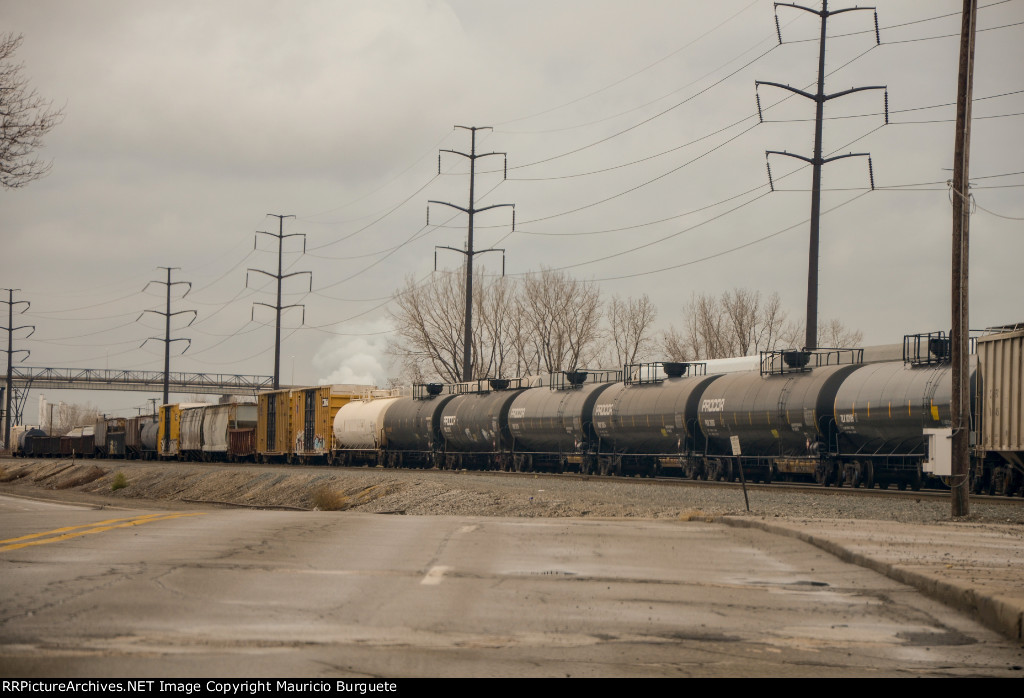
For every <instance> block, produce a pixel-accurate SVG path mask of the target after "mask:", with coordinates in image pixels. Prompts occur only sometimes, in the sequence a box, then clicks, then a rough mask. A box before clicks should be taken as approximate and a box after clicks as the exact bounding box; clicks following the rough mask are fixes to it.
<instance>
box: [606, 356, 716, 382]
mask: <svg viewBox="0 0 1024 698" xmlns="http://www.w3.org/2000/svg"><path fill="white" fill-rule="evenodd" d="M659 368H660V369H661V371H660V373H659ZM707 374H708V365H707V363H706V362H704V361H648V362H644V363H635V364H623V366H622V382H623V383H625V384H626V385H642V384H646V383H661V382H663V381H664V380H666V379H667V378H679V377H681V376H706V375H707Z"/></svg>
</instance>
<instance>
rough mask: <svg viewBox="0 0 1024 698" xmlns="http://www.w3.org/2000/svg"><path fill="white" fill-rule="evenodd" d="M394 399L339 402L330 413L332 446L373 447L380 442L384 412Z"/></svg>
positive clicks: (345, 448) (371, 448)
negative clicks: (339, 406)
mask: <svg viewBox="0 0 1024 698" xmlns="http://www.w3.org/2000/svg"><path fill="white" fill-rule="evenodd" d="M396 400H398V398H397V397H385V398H377V399H368V400H353V401H352V402H349V403H347V404H345V405H342V406H341V408H340V409H339V410H338V414H336V415H335V416H334V448H335V450H340V451H353V450H354V451H363V450H376V449H378V448H381V447H382V446H384V414H385V413H386V412H387V410H388V408H389V407H391V405H393V404H394V403H395V401H396Z"/></svg>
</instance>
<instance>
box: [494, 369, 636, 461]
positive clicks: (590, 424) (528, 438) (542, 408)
mask: <svg viewBox="0 0 1024 698" xmlns="http://www.w3.org/2000/svg"><path fill="white" fill-rule="evenodd" d="M621 379H622V373H621V372H620V371H564V372H562V373H556V374H552V375H551V376H550V377H549V379H548V388H549V389H548V390H542V389H539V388H538V389H534V390H525V391H523V392H522V393H520V394H519V395H516V396H515V398H514V399H513V400H512V403H511V405H510V406H509V410H508V431H509V434H510V435H511V444H510V448H511V463H510V464H509V465H510V467H511V469H512V470H515V471H523V470H527V471H532V470H543V471H552V472H565V471H567V470H571V471H575V472H580V473H592V472H595V471H596V470H597V469H598V467H599V464H598V456H597V454H598V452H599V450H600V449H599V445H598V441H599V437H598V435H597V432H596V431H595V429H594V420H593V416H592V415H593V411H594V404H595V403H596V402H597V400H598V399H599V398H600V397H601V396H602V394H603V393H605V391H607V390H608V389H610V388H612V387H613V386H614V385H616V382H617V381H619V380H621Z"/></svg>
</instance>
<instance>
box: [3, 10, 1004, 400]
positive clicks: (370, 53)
mask: <svg viewBox="0 0 1024 698" xmlns="http://www.w3.org/2000/svg"><path fill="white" fill-rule="evenodd" d="M812 4H813V5H814V6H815V7H818V5H817V4H816V3H812ZM851 4H852V3H851ZM979 4H980V6H981V10H980V12H979V23H978V26H979V29H980V30H982V31H980V32H979V33H978V35H977V53H976V80H975V87H974V97H975V100H976V101H975V104H974V117H975V120H974V123H973V127H972V144H971V162H970V166H971V175H972V177H971V179H972V182H973V183H974V196H975V200H976V203H977V208H976V209H975V212H974V214H973V216H972V218H971V243H972V245H971V252H970V259H971V326H972V327H976V328H981V327H985V326H990V325H995V324H1004V323H1009V322H1018V321H1022V320H1024V308H1022V303H1021V300H1022V298H1024V292H1022V291H1024V278H1022V274H1021V273H1020V267H1021V260H1022V259H1024V220H1022V218H1024V197H1022V192H1024V138H1022V137H1021V133H1022V128H1024V116H1022V113H1024V71H1022V69H1021V67H1022V66H1024V0H1008V1H1003V2H999V1H997V0H981V2H980V3H979ZM877 5H878V22H879V25H880V27H881V39H882V44H881V45H880V46H876V44H875V33H874V19H873V13H872V12H871V11H860V12H849V13H844V14H840V15H837V16H835V17H832V18H831V19H830V20H829V25H828V26H829V35H830V36H831V37H833V38H831V39H830V40H829V43H828V51H827V57H826V64H827V66H826V69H827V71H828V73H829V76H828V78H827V81H826V88H825V89H826V92H827V93H833V92H839V91H842V90H846V89H849V88H851V87H857V86H871V85H886V86H887V87H888V102H889V120H890V123H889V125H885V124H884V116H883V114H882V112H883V104H884V95H883V93H882V92H881V91H865V92H861V93H858V94H854V95H850V96H846V97H842V98H838V99H835V100H832V101H830V102H828V103H827V105H826V109H825V114H826V117H828V120H827V121H826V124H825V136H824V145H825V152H826V154H836V153H845V152H870V154H871V157H872V164H873V167H874V177H875V185H876V190H875V191H871V190H870V184H869V178H868V164H867V162H866V159H864V158H847V159H843V160H839V161H837V162H836V163H834V164H830V165H826V166H825V168H824V179H823V186H824V188H825V189H826V191H825V193H824V195H823V205H822V208H823V210H825V211H828V210H830V209H835V210H834V211H831V212H829V213H827V214H826V215H825V216H824V217H823V218H822V238H821V262H820V269H821V271H820V274H821V277H820V278H821V283H820V288H821V296H820V298H821V300H820V310H819V316H820V317H822V318H832V317H838V318H840V319H842V321H843V322H845V323H846V324H847V325H849V326H852V327H855V328H859V329H861V330H862V331H863V333H864V340H865V343H867V344H881V343H890V342H898V341H901V340H902V336H903V334H904V333H906V332H917V331H929V330H936V329H947V328H948V327H949V324H950V321H949V305H950V303H949V283H950V282H949V277H950V271H949V269H950V233H951V226H952V215H951V206H950V202H949V191H948V189H947V187H946V184H945V182H946V180H948V179H950V178H951V176H952V173H951V171H950V168H951V167H952V159H953V158H952V153H953V142H954V136H953V131H954V124H953V121H954V118H955V107H954V106H953V103H955V101H956V77H957V76H956V71H957V61H958V50H959V31H960V19H959V12H960V9H961V3H960V2H959V1H957V0H879V2H878V3H877ZM845 6H847V5H844V4H840V3H837V2H833V3H831V4H830V9H833V10H834V9H837V8H839V7H845ZM778 16H779V22H780V25H781V28H782V38H783V41H784V43H783V44H782V45H781V46H780V45H778V39H777V37H776V31H775V18H774V11H773V4H772V3H771V2H770V1H769V0H755V1H753V2H752V1H751V0H722V1H720V2H714V3H710V2H696V1H692V2H681V1H680V0H661V1H656V0H647V1H644V0H639V1H634V2H630V3H625V2H621V1H600V0H578V1H575V0H574V1H557V0H556V1H554V2H552V1H551V0H546V1H545V2H532V1H523V0H517V1H516V2H487V1H481V0H473V1H469V0H465V1H463V0H448V1H441V0H436V1H435V0H384V1H381V0H373V1H369V0H367V1H365V2H362V1H357V0H346V1H344V2H339V1H338V0H323V1H314V0H306V1H302V0H300V1H299V2H291V3H281V2H255V1H253V0H245V1H244V2H243V1H238V2H227V1H219V2H209V1H203V2H187V1H178V2H173V3H168V2H144V1H141V2H140V1H139V0H132V1H130V2H128V1H125V2H118V1H106V2H80V1H67V2H58V1H48V0H38V1H35V2H12V1H11V0H5V1H4V2H0V26H2V27H3V28H4V30H5V31H12V32H15V33H21V34H23V35H24V43H23V45H22V47H21V49H20V50H19V52H18V56H17V57H18V59H20V60H21V61H23V62H24V64H25V75H26V77H28V78H29V79H30V80H31V83H32V85H33V86H34V87H35V88H36V89H37V90H38V92H39V93H40V94H42V95H43V96H45V97H47V98H50V99H52V100H53V101H54V103H55V104H56V105H58V106H61V107H62V108H63V110H64V113H65V115H66V116H65V119H64V122H63V123H62V124H60V125H59V126H58V127H57V128H56V129H55V130H54V131H53V132H52V133H51V134H50V135H49V136H48V137H47V139H46V148H45V151H44V152H43V156H44V157H46V158H47V159H52V160H53V169H52V171H51V173H50V174H49V176H48V177H46V178H45V179H42V180H39V181H37V182H34V183H32V184H31V185H29V186H28V187H26V188H24V189H20V190H16V191H2V192H0V207H2V211H3V233H2V235H3V238H2V239H3V248H2V249H3V252H2V256H0V286H3V287H14V288H20V289H21V292H20V293H19V294H18V296H17V298H21V299H25V300H29V301H31V303H32V307H31V310H30V311H29V312H28V313H26V315H24V316H22V317H21V318H20V321H19V323H17V324H23V323H24V322H28V323H31V324H34V325H35V326H36V333H35V335H34V336H33V337H32V338H30V339H29V340H26V341H18V343H17V345H16V346H18V347H23V348H27V349H31V351H32V355H31V357H30V358H29V359H28V360H27V361H26V362H25V365H30V366H51V367H91V368H105V367H110V368H134V369H149V370H160V369H162V368H163V346H162V344H161V343H159V342H149V343H148V344H146V346H145V347H143V348H140V347H139V344H140V343H141V342H142V341H143V340H144V339H146V337H149V336H162V334H163V325H162V318H161V317H160V316H158V315H153V314H147V315H146V317H144V318H143V319H142V320H141V321H139V322H136V318H137V317H138V315H139V313H140V312H142V311H143V310H146V309H157V310H161V309H162V308H163V296H162V294H163V287H162V286H158V285H150V286H149V289H148V290H147V291H146V293H142V290H143V288H144V287H145V286H146V284H147V282H149V281H151V280H162V279H164V278H165V276H164V274H165V272H163V271H162V270H159V269H157V267H160V266H173V267H180V271H175V272H174V277H173V279H174V280H176V281H177V280H182V281H190V282H191V283H192V292H191V293H190V294H189V295H188V297H187V298H185V299H184V300H182V301H179V300H177V295H178V294H175V295H176V299H175V301H174V303H173V310H185V309H195V310H196V311H197V312H198V319H197V320H196V322H195V323H194V324H193V325H192V326H191V327H189V328H188V329H182V330H180V331H177V332H176V333H175V336H179V337H190V338H191V339H192V345H191V348H190V349H189V350H188V352H187V353H185V354H184V355H183V356H181V357H175V358H173V359H172V370H184V371H205V372H213V373H220V372H223V373H246V374H264V375H267V374H270V373H272V370H273V356H274V352H273V342H274V329H273V311H272V310H270V309H268V308H265V307H263V306H256V310H255V321H254V320H253V319H252V317H253V302H263V303H269V304H273V303H274V302H275V298H274V293H273V291H274V288H273V284H274V282H273V281H272V280H269V279H267V278H266V277H264V276H262V275H260V274H250V275H249V285H248V287H247V286H246V269H247V268H259V269H264V270H267V271H272V272H276V241H275V240H273V239H272V238H270V237H268V236H264V235H260V236H259V238H260V240H259V244H258V248H259V249H257V250H254V249H253V241H254V237H255V232H256V231H258V230H264V231H271V232H276V231H277V226H278V222H277V219H275V218H268V217H267V216H266V214H268V213H275V214H294V215H295V216H296V218H293V219H286V220H285V223H284V230H285V232H286V233H303V234H305V236H306V254H305V255H302V254H300V252H301V250H302V242H301V238H290V239H288V240H287V241H286V242H285V249H286V251H287V253H286V255H285V266H286V268H287V270H288V271H289V272H291V271H304V270H308V271H311V272H312V293H308V289H309V282H308V281H307V280H306V277H294V278H292V279H290V280H288V281H286V282H285V291H286V295H285V302H286V303H297V304H298V303H301V304H304V305H305V326H304V327H301V328H299V325H300V324H301V323H302V320H303V314H302V311H301V310H289V311H287V312H286V313H285V325H286V328H287V329H286V330H285V332H284V335H285V337H286V339H285V342H284V346H283V349H282V356H283V358H282V381H283V382H286V383H291V382H295V383H304V384H315V383H317V382H318V381H321V380H330V381H331V382H374V383H381V384H382V383H383V382H384V381H385V380H386V379H387V377H388V376H389V375H395V374H396V373H397V370H396V369H394V368H393V367H391V366H389V363H388V359H387V357H386V356H385V354H384V344H385V341H386V339H387V333H388V331H389V329H390V326H391V323H390V321H389V319H388V316H387V304H386V300H387V299H388V298H389V297H390V296H391V295H392V294H393V292H394V291H395V290H396V289H397V288H399V287H400V286H401V285H402V284H403V283H404V280H405V279H406V277H409V276H412V277H413V278H415V279H416V280H422V279H425V278H427V277H428V276H429V274H430V273H431V272H432V270H433V268H434V250H435V246H438V245H448V246H453V247H462V246H463V245H464V244H465V219H464V217H462V216H461V215H453V214H454V212H453V211H451V210H446V209H445V208H444V207H440V206H431V213H430V223H431V225H430V226H426V225H425V223H426V210H427V200H428V199H436V200H442V201H451V202H453V203H457V204H459V205H462V206H465V205H466V201H467V196H468V176H467V172H468V167H467V166H466V163H465V161H464V159H462V158H459V157H456V156H452V155H448V154H445V155H444V157H442V159H441V168H442V172H443V174H441V175H440V176H438V175H437V170H438V150H439V149H451V150H460V151H468V149H469V134H468V133H467V132H466V131H462V130H458V129H454V128H453V126H454V125H456V124H460V125H467V126H492V127H493V131H484V132H481V133H480V134H478V142H477V147H478V151H479V152H492V151H497V152H504V153H507V154H508V176H507V179H506V180H503V179H502V172H501V170H502V167H503V160H502V158H500V157H489V158H483V159H480V160H478V165H479V168H478V169H479V170H482V171H483V172H482V173H481V174H479V175H478V179H477V193H478V202H477V203H478V205H481V206H483V205H488V204H498V203H514V204H515V215H516V230H515V232H513V231H512V229H511V216H510V213H509V210H508V209H496V210H494V211H490V212H487V213H483V214H480V215H479V216H478V218H477V239H476V246H477V248H478V249H479V248H486V247H500V248H504V249H505V250H506V258H505V264H506V267H505V268H506V272H507V273H508V274H510V275H520V274H524V273H528V272H530V271H535V270H538V269H539V268H540V267H541V266H542V265H543V266H547V267H554V268H565V269H566V271H568V272H570V273H571V274H573V275H574V276H575V277H577V278H580V279H585V280H592V281H595V282H597V283H599V284H600V285H601V288H602V292H603V293H604V294H605V295H606V296H607V297H610V296H611V295H612V294H619V295H622V296H628V295H637V294H640V293H648V294H649V295H650V296H651V298H652V300H653V301H654V302H655V303H656V305H657V308H658V324H659V327H667V326H668V325H669V324H670V323H675V324H677V325H679V324H681V322H682V312H683V308H684V306H685V304H686V303H687V301H688V300H689V299H690V297H691V294H693V293H694V292H697V293H713V294H720V293H721V292H723V291H726V290H729V289H732V288H736V287H744V288H751V289H757V290H760V291H761V292H762V293H764V294H770V293H772V292H778V293H779V294H780V295H781V297H782V300H783V303H784V305H785V306H786V308H787V309H788V310H789V312H790V315H791V316H792V317H794V318H796V319H802V317H803V312H804V306H805V303H806V275H807V236H808V224H807V222H806V221H807V219H808V216H809V212H810V193H809V189H810V183H811V176H810V168H809V167H807V166H804V165H803V163H801V162H799V161H797V160H795V159H793V158H786V157H775V156H773V158H772V160H771V165H772V174H773V176H774V180H775V188H776V191H775V192H770V191H769V186H768V175H767V172H766V168H765V150H788V151H790V152H794V153H799V154H802V155H806V156H810V155H811V154H812V148H813V135H814V125H813V117H814V107H813V103H811V102H810V101H809V100H806V99H803V98H801V97H798V96H792V95H791V94H790V93H788V92H785V91H783V90H780V89H777V88H773V87H767V86H762V87H761V88H760V90H759V92H760V98H761V105H762V108H763V109H762V113H763V116H764V123H760V122H759V120H758V117H757V103H756V101H755V87H754V81H755V80H767V81H773V82H779V83H785V84H790V85H792V86H794V87H797V88H800V89H808V90H811V91H813V89H814V87H813V85H814V82H815V79H816V73H817V35H818V31H819V24H818V22H819V20H818V18H817V17H816V16H814V15H811V14H809V13H806V12H801V11H798V10H794V9H790V8H780V9H779V11H778ZM789 173H792V174H789ZM787 175H788V176H787ZM488 257H489V256H484V257H480V258H478V262H479V263H483V264H485V265H486V266H487V268H488V269H489V270H492V271H498V270H500V263H501V260H500V256H490V258H488ZM460 263H461V256H459V255H456V254H455V253H452V252H445V251H441V252H439V256H438V265H439V267H441V268H442V269H447V270H455V269H457V268H458V266H459V264H460ZM180 324H184V323H183V322H182V323H180ZM182 346H183V345H182V343H177V344H176V345H175V349H180V348H181V347H182ZM652 358H657V357H652ZM73 395H74V397H72V398H71V399H74V400H81V401H86V400H87V401H90V402H94V403H96V404H98V405H99V406H100V407H102V408H103V409H105V410H107V411H110V412H115V413H117V414H122V415H131V414H134V413H135V411H134V410H133V409H132V407H133V406H134V405H143V404H145V400H146V397H149V396H148V395H145V394H142V393H138V394H134V395H119V394H118V395H116V396H115V395H114V394H107V393H101V392H91V393H88V394H85V393H80V392H79V393H74V394H73ZM33 404H34V403H33V402H30V403H29V407H28V408H27V409H26V416H30V415H33V414H34V407H33Z"/></svg>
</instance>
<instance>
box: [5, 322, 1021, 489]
mask: <svg viewBox="0 0 1024 698" xmlns="http://www.w3.org/2000/svg"><path fill="white" fill-rule="evenodd" d="M1022 350H1024V325H1015V326H1008V327H1003V328H999V329H998V330H996V331H991V332H989V333H988V334H986V335H984V336H981V337H979V338H978V340H977V351H976V353H974V354H972V356H971V371H970V385H971V398H970V403H971V406H972V416H971V424H970V425H968V428H969V429H971V432H972V463H971V468H970V470H971V472H970V476H971V481H972V485H973V489H974V491H975V492H989V493H1001V494H1010V495H1012V494H1020V495H1024V435H1022V426H1021V423H1022V415H1024V397H1022V395H1024V391H1022V387H1024V370H1022V369H1024V351H1022ZM951 390H952V386H951V367H950V363H949V341H948V339H947V338H946V337H945V336H944V334H943V333H928V334H924V335H908V336H907V337H905V338H904V344H903V351H902V358H901V359H899V360H892V357H891V356H888V357H887V356H878V355H877V352H876V353H875V354H872V352H871V351H868V353H867V355H865V350H860V349H857V350H853V349H822V350H815V351H798V350H788V351H771V352H762V354H761V356H760V362H759V367H758V369H756V370H748V371H740V372H732V373H714V372H709V371H708V364H707V363H706V362H704V363H701V362H693V363H671V362H661V363H648V364H634V365H627V366H624V367H623V369H622V370H621V371H618V370H616V371H583V370H574V371H566V372H564V373H559V374H553V375H550V376H546V377H543V378H541V377H531V378H522V379H483V380H478V381H473V382H469V383H458V384H452V385H442V384H436V383H435V384H423V385H417V386H414V387H413V390H412V394H411V395H401V394H400V393H399V392H398V391H380V390H374V389H372V387H371V386H319V387H315V388H303V389H294V390H278V391H270V392H265V393H261V394H260V395H259V396H258V404H257V405H188V404H183V405H164V406H162V407H161V409H160V414H159V415H158V416H155V417H150V418H139V419H137V420H120V422H119V423H116V424H114V425H111V424H110V421H109V420H108V422H107V423H106V424H105V425H104V427H103V429H104V430H105V436H104V438H103V439H102V440H101V441H102V443H101V442H100V441H97V440H96V433H98V432H99V431H100V430H101V428H100V425H99V424H97V425H96V428H95V429H94V430H93V431H94V433H93V435H92V436H90V437H89V438H90V439H93V442H92V443H89V444H85V443H84V442H82V443H80V445H79V450H78V451H77V452H78V453H79V454H84V453H86V449H87V448H88V449H91V451H90V453H92V454H101V455H106V456H108V457H114V456H120V455H123V456H124V457H160V458H178V459H203V460H255V461H260V462H288V463H324V464H332V465H374V466H383V467H419V468H443V469H496V470H511V471H549V472H565V471H574V472H579V473H585V474H604V475H610V474H615V475H637V476H656V475H663V474H675V475H678V476H681V477H689V478H694V479H697V478H700V479H715V480H734V479H736V478H737V477H739V476H740V475H741V474H742V475H743V476H744V477H745V478H746V479H749V480H758V481H763V482H770V481H772V480H774V479H788V480H807V481H814V482H817V483H819V484H822V485H826V486H829V485H832V486H843V485H850V486H864V487H873V486H876V485H877V486H879V487H882V488H887V487H890V486H896V487H898V488H899V489H905V488H907V487H910V488H912V489H918V488H920V487H921V486H922V485H923V484H924V483H925V481H926V480H927V479H928V478H929V477H936V478H939V479H942V478H948V476H949V472H950V471H949V442H950V436H951V434H952V430H953V428H954V424H953V421H954V420H953V419H952V415H951V412H950V396H951ZM118 434H121V436H120V438H119V437H118ZM72 438H73V437H72ZM79 438H80V439H81V438H84V437H79ZM68 439H69V437H61V438H60V439H59V440H57V441H55V440H54V438H52V437H46V436H44V435H41V434H38V433H35V434H31V435H30V434H29V433H28V432H25V433H23V434H22V435H21V438H20V440H21V442H22V447H21V449H22V451H23V452H24V453H25V455H37V456H38V455H69V453H64V451H66V450H69V451H71V452H74V446H73V442H71V441H67V440H68ZM58 442H59V443H58ZM122 444H123V445H122ZM136 444H137V445H136ZM55 447H56V450H55ZM58 451H59V452H58Z"/></svg>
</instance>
